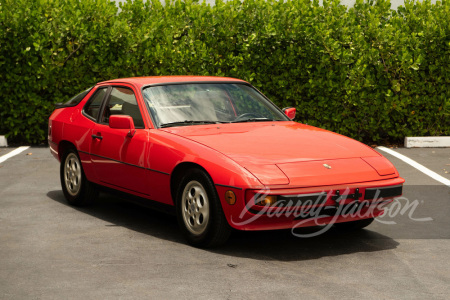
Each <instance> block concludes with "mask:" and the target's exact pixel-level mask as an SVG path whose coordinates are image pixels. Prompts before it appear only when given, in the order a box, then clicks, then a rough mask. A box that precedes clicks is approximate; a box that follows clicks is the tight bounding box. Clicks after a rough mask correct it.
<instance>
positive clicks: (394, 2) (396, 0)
mask: <svg viewBox="0 0 450 300" xmlns="http://www.w3.org/2000/svg"><path fill="white" fill-rule="evenodd" d="M112 1H115V2H125V0H112ZM162 1H164V0H162ZM204 1H205V2H206V3H209V4H211V5H214V3H215V0H204ZM200 2H202V0H200ZM355 2H356V0H341V3H342V4H343V5H347V6H353V4H355ZM403 3H405V1H404V0H391V8H392V9H397V7H399V6H400V5H403ZM431 3H436V0H431Z"/></svg>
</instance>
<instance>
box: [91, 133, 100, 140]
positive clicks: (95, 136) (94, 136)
mask: <svg viewBox="0 0 450 300" xmlns="http://www.w3.org/2000/svg"><path fill="white" fill-rule="evenodd" d="M91 136H92V138H93V139H99V140H102V139H103V137H102V136H101V135H95V134H93V135H91Z"/></svg>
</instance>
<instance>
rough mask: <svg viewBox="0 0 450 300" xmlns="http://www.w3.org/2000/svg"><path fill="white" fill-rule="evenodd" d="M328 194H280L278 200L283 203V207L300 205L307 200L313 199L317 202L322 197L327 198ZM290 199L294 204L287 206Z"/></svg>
mask: <svg viewBox="0 0 450 300" xmlns="http://www.w3.org/2000/svg"><path fill="white" fill-rule="evenodd" d="M327 196H328V194H327V193H325V192H322V193H313V194H300V195H289V196H284V195H279V196H278V199H277V202H279V203H280V204H283V207H298V206H302V205H303V204H304V202H306V201H312V203H316V201H318V200H320V199H322V200H326V199H327ZM289 201H292V203H294V205H289V206H287V204H288V202H289Z"/></svg>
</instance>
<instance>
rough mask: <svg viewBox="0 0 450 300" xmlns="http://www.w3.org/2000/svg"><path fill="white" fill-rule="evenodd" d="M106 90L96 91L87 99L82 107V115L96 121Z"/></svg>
mask: <svg viewBox="0 0 450 300" xmlns="http://www.w3.org/2000/svg"><path fill="white" fill-rule="evenodd" d="M106 91H107V88H100V89H98V90H97V91H96V92H95V94H94V95H93V96H92V97H91V99H89V101H88V103H87V104H86V106H85V107H84V113H85V114H86V115H88V116H89V117H91V118H92V119H94V120H97V117H98V113H99V111H100V107H101V106H102V101H103V99H104V98H105V95H106Z"/></svg>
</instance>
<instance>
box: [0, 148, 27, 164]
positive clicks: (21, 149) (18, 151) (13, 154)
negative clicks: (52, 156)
mask: <svg viewBox="0 0 450 300" xmlns="http://www.w3.org/2000/svg"><path fill="white" fill-rule="evenodd" d="M28 148H30V146H22V147H19V148H17V149H14V150H13V151H11V152H9V153H6V154H5V155H2V156H0V163H2V162H4V161H5V160H7V159H8V158H11V157H13V156H15V155H17V154H19V153H21V152H23V151H25V150H27V149H28Z"/></svg>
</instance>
